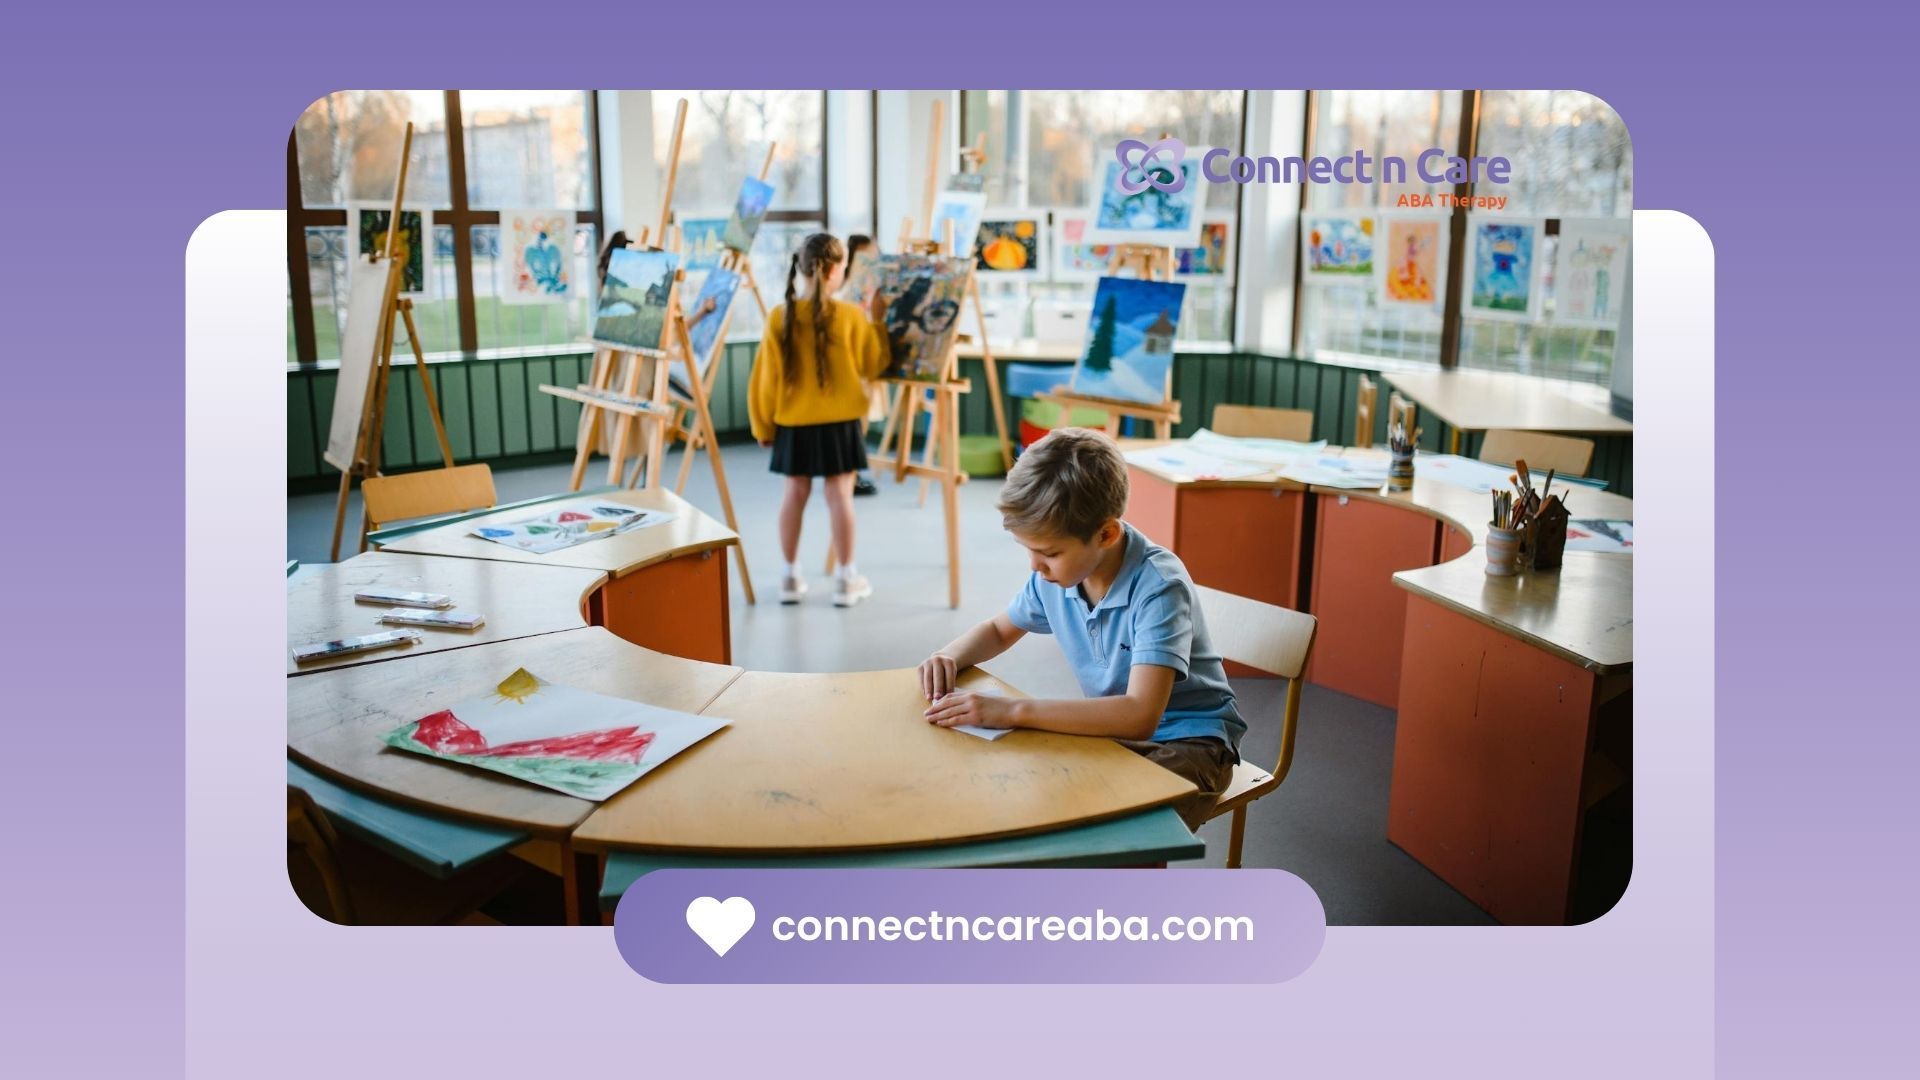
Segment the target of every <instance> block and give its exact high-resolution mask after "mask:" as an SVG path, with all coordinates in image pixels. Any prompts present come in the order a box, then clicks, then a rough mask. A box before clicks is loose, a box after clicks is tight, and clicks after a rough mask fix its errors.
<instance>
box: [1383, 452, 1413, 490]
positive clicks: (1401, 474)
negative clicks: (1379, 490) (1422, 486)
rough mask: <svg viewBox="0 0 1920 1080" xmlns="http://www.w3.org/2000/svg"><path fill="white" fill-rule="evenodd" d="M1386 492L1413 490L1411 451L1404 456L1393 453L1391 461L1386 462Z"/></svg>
mask: <svg viewBox="0 0 1920 1080" xmlns="http://www.w3.org/2000/svg"><path fill="white" fill-rule="evenodd" d="M1387 490H1388V491H1412V490H1413V451H1411V450H1409V451H1407V452H1406V453H1404V454H1402V453H1400V452H1399V451H1397V450H1396V451H1394V453H1393V457H1392V459H1391V460H1389V461H1388V462H1387Z"/></svg>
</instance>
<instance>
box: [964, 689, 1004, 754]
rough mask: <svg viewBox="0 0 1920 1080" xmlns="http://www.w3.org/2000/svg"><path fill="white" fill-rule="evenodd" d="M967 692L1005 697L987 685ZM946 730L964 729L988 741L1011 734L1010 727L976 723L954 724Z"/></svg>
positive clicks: (984, 695) (977, 737) (975, 736)
mask: <svg viewBox="0 0 1920 1080" xmlns="http://www.w3.org/2000/svg"><path fill="white" fill-rule="evenodd" d="M961 689H962V690H967V689H968V688H967V687H964V686H963V687H961ZM969 693H974V694H979V695H980V696H981V697H1006V695H1005V694H1002V693H1001V692H1000V691H998V690H994V689H991V688H988V687H981V688H979V689H977V690H970V691H969ZM948 730H950V731H964V732H966V733H967V734H969V735H971V736H973V737H974V738H976V739H985V740H987V741H988V742H992V741H994V740H995V739H1003V738H1005V737H1007V736H1008V735H1011V734H1013V729H1012V728H989V727H980V726H978V725H977V724H955V725H954V726H953V727H952V728H949V729H948Z"/></svg>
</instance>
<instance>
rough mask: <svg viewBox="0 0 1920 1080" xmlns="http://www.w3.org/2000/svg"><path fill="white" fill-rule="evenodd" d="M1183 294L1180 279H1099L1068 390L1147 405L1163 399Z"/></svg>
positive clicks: (1165, 393)
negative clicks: (1170, 280) (1081, 346)
mask: <svg viewBox="0 0 1920 1080" xmlns="http://www.w3.org/2000/svg"><path fill="white" fill-rule="evenodd" d="M1186 293H1187V287H1186V285H1185V284H1182V283H1179V282H1171V283H1170V282H1165V281H1142V280H1139V279H1136V278H1117V277H1103V278H1101V279H1100V286H1099V288H1098V289H1097V290H1096V291H1095V292H1094V294H1093V316H1092V318H1091V319H1090V320H1089V321H1088V324H1087V344H1086V347H1085V348H1084V349H1082V350H1081V352H1080V362H1079V363H1078V364H1076V365H1075V366H1074V369H1073V392H1074V393H1076V394H1081V395H1084V396H1086V397H1097V398H1111V399H1113V400H1115V401H1137V402H1141V403H1143V404H1147V405H1159V404H1161V403H1163V402H1165V401H1166V400H1167V376H1168V374H1169V373H1170V372H1171V371H1172V370H1173V338H1174V334H1175V333H1176V331H1178V329H1179V326H1180V302H1181V301H1182V300H1183V299H1185V297H1186Z"/></svg>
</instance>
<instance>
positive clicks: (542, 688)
mask: <svg viewBox="0 0 1920 1080" xmlns="http://www.w3.org/2000/svg"><path fill="white" fill-rule="evenodd" d="M725 726H726V723H725V721H721V720H713V719H709V718H707V717H703V716H695V715H693V714H692V713H682V712H674V711H673V710H671V709H661V708H656V707H654V706H652V705H643V704H641V703H640V702H637V701H627V700H625V699H623V698H615V697H608V696H606V695H604V694H594V693H589V692H587V691H585V690H576V689H574V688H572V687H569V686H556V685H555V684H553V683H550V682H547V681H546V680H545V679H542V678H540V677H539V676H537V675H535V674H533V673H532V672H530V671H528V670H527V669H525V668H521V669H519V670H517V671H515V672H514V673H513V674H511V675H509V676H507V677H506V678H505V679H502V680H501V681H500V683H499V685H497V686H495V687H494V691H493V693H491V694H489V695H487V696H486V697H483V698H477V699H475V700H472V701H466V702H462V703H461V704H458V705H455V706H453V707H451V708H447V709H441V710H440V711H438V712H435V713H430V714H428V715H426V716H423V717H421V718H420V719H418V720H415V721H412V722H410V723H407V724H403V725H401V726H400V727H397V728H395V729H393V730H392V731H389V732H387V733H386V735H385V736H383V737H382V739H383V741H384V742H385V743H386V744H387V745H388V746H391V747H393V748H395V749H397V750H405V751H408V752H410V753H415V754H425V755H427V756H428V757H435V758H440V759H442V760H444V761H452V762H457V763H459V764H462V765H471V766H474V767H476V768H481V769H487V770H490V771H492V772H497V773H501V774H503V775H506V776H511V777H513V778H515V779H517V780H524V781H526V782H527V783H530V784H538V785H540V786H541V787H544V788H551V789H553V790H554V791H558V792H560V793H561V794H563V795H573V796H576V797H578V798H582V799H591V800H593V801H595V802H599V801H601V800H604V799H607V798H610V797H612V796H613V795H615V794H617V793H618V792H619V791H620V790H621V789H622V788H625V787H626V786H627V785H629V784H631V783H633V782H634V781H635V780H638V779H640V778H641V777H642V776H645V775H646V774H647V773H649V772H651V771H653V770H654V769H655V768H657V767H658V766H659V765H660V764H661V763H662V762H664V761H666V760H667V759H668V758H671V757H673V756H674V755H675V754H678V753H680V752H681V751H683V750H685V749H687V748H688V747H690V746H692V745H693V744H694V743H697V742H699V741H700V740H701V739H704V738H706V737H707V736H709V735H711V734H713V733H714V732H716V731H718V730H720V729H721V728H723V727H725Z"/></svg>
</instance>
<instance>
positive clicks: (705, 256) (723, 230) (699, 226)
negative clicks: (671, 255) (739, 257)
mask: <svg viewBox="0 0 1920 1080" xmlns="http://www.w3.org/2000/svg"><path fill="white" fill-rule="evenodd" d="M726 235H727V219H726V218H718V217H715V218H689V219H687V220H686V221H683V222H681V223H680V257H681V259H682V262H681V264H680V265H682V266H684V267H686V268H687V270H688V271H690V272H691V271H694V270H711V269H713V268H714V267H716V266H719V265H720V256H722V255H724V254H726V252H727V241H726Z"/></svg>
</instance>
